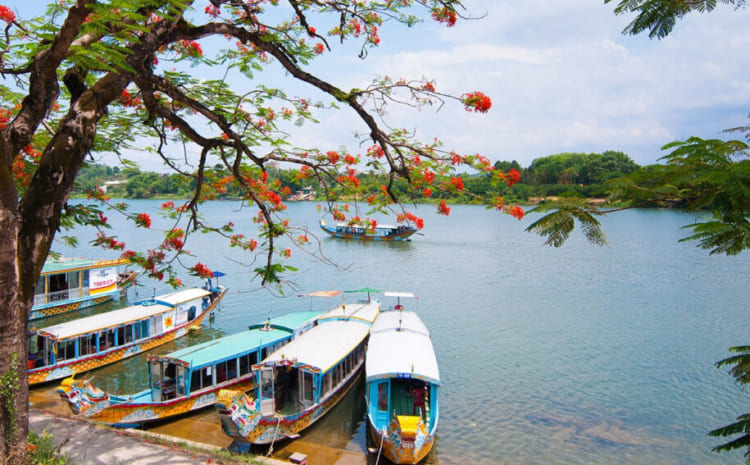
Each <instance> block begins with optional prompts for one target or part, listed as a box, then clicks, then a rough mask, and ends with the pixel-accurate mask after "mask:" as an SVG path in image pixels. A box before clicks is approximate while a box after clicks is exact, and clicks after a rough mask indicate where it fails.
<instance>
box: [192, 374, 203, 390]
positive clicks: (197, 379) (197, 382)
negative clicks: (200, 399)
mask: <svg viewBox="0 0 750 465" xmlns="http://www.w3.org/2000/svg"><path fill="white" fill-rule="evenodd" d="M200 389H201V371H200V370H193V371H192V372H191V373H190V392H195V391H198V390H200Z"/></svg>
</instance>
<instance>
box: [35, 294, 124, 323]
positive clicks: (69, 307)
mask: <svg viewBox="0 0 750 465" xmlns="http://www.w3.org/2000/svg"><path fill="white" fill-rule="evenodd" d="M119 293H120V290H117V289H116V290H114V291H111V292H108V293H107V294H105V295H97V296H96V297H83V298H81V299H78V300H67V301H63V302H61V303H58V304H55V305H49V306H44V307H34V308H32V309H31V312H29V320H38V319H41V318H47V317H50V316H55V315H61V314H63V313H68V312H75V311H77V310H83V309H86V308H89V307H94V306H96V305H101V304H103V303H106V302H109V301H110V300H113V299H114V298H115V297H117V295H118V294H119Z"/></svg>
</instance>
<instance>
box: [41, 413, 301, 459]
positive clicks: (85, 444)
mask: <svg viewBox="0 0 750 465" xmlns="http://www.w3.org/2000/svg"><path fill="white" fill-rule="evenodd" d="M29 430H30V431H34V432H36V433H37V434H38V435H40V436H41V435H43V434H48V435H50V436H52V438H53V443H54V445H55V447H56V448H59V449H58V450H59V453H60V455H63V456H66V457H67V458H68V460H69V463H70V464H75V465H111V464H119V465H126V464H128V465H131V464H132V465H150V464H159V465H204V464H226V465H239V464H242V465H248V464H259V465H260V464H264V465H287V464H288V463H289V462H284V461H281V460H276V459H271V458H267V457H251V456H232V455H231V454H229V452H227V451H226V450H225V449H223V448H221V447H217V446H214V445H211V444H203V443H199V442H195V441H189V440H185V439H181V438H175V437H171V436H167V435H163V434H158V433H151V432H144V431H141V430H137V429H133V430H121V429H114V428H109V427H106V426H102V425H99V424H97V423H94V422H91V421H88V420H83V419H77V418H67V417H61V416H59V415H56V414H54V413H52V412H47V411H44V410H39V409H34V408H32V409H29Z"/></svg>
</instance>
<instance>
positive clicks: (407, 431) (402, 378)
mask: <svg viewBox="0 0 750 465" xmlns="http://www.w3.org/2000/svg"><path fill="white" fill-rule="evenodd" d="M384 296H385V297H396V298H397V299H398V304H397V305H396V306H395V307H394V309H393V310H390V311H383V312H382V313H380V315H379V316H378V318H377V320H375V323H374V324H373V326H372V331H371V333H370V341H369V343H368V346H367V356H366V359H367V360H366V362H365V381H366V383H367V387H366V388H365V389H366V390H365V398H366V401H367V420H368V424H369V430H370V436H371V438H372V439H373V442H374V444H375V447H376V448H377V451H378V452H377V453H378V457H379V456H380V455H381V454H382V455H383V456H385V458H387V459H388V460H390V461H391V462H393V463H410V464H414V463H418V462H419V461H421V460H422V459H424V457H425V456H426V455H427V454H428V453H429V452H430V450H431V449H432V446H433V444H434V442H435V432H436V431H437V426H438V416H439V413H440V404H439V400H438V388H439V386H440V372H439V370H438V364H437V359H436V357H435V351H434V350H433V347H432V341H431V339H430V332H429V331H428V330H427V328H426V327H425V325H424V323H422V320H421V319H420V318H419V316H418V315H417V314H416V313H415V312H411V311H406V310H404V308H403V305H402V304H401V299H402V298H408V297H414V295H413V294H411V293H406V292H386V293H385V294H384Z"/></svg>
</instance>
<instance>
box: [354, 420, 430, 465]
mask: <svg viewBox="0 0 750 465" xmlns="http://www.w3.org/2000/svg"><path fill="white" fill-rule="evenodd" d="M369 430H370V437H371V438H372V440H373V442H374V443H375V447H376V448H380V447H381V441H382V451H380V453H381V454H382V455H383V457H385V458H387V459H388V460H390V461H391V462H393V463H397V464H415V463H419V462H421V461H422V460H423V459H424V458H425V457H427V454H429V453H430V451H431V450H432V445H433V443H434V442H435V441H434V439H435V437H434V436H428V437H427V439H426V440H425V441H424V443H423V444H422V446H421V447H419V448H416V447H411V448H409V447H403V446H400V445H398V444H396V443H394V442H393V441H392V440H391V438H390V437H389V436H390V435H389V432H388V431H387V430H386V432H385V437H383V431H378V430H377V429H375V428H373V427H372V425H370V428H369ZM412 445H413V444H412Z"/></svg>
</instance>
